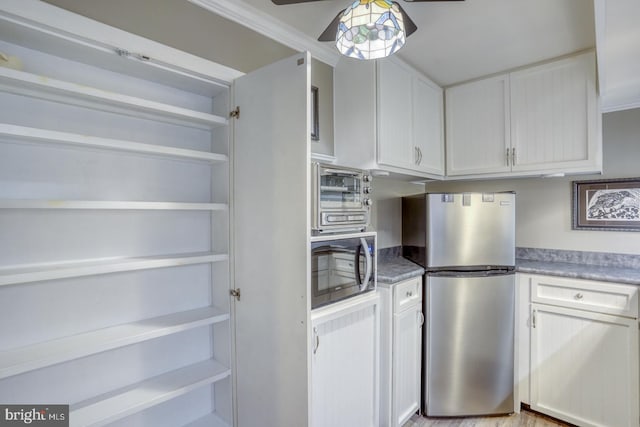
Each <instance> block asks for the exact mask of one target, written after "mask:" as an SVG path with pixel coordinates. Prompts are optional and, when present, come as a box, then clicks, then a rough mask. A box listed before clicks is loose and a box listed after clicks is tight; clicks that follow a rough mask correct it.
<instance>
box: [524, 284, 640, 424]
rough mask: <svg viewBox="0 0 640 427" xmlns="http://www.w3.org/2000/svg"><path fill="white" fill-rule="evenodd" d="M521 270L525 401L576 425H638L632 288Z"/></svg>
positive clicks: (634, 292) (635, 311)
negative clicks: (525, 313) (527, 294)
mask: <svg viewBox="0 0 640 427" xmlns="http://www.w3.org/2000/svg"><path fill="white" fill-rule="evenodd" d="M527 277H528V279H529V281H530V286H531V299H532V304H531V361H530V363H531V365H530V380H531V408H532V409H534V410H536V411H539V412H542V413H544V414H548V415H551V416H553V417H556V418H558V419H561V420H564V421H568V422H570V423H572V424H576V425H579V426H625V427H631V426H638V422H639V412H638V405H639V388H640V386H639V373H638V364H639V363H640V360H639V358H638V297H637V287H635V286H626V285H619V284H611V283H600V282H593V281H586V280H577V279H563V278H556V277H546V276H537V275H532V276H525V279H526V278H527ZM616 313H619V314H616Z"/></svg>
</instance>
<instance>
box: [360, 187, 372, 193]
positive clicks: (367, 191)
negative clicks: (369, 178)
mask: <svg viewBox="0 0 640 427" xmlns="http://www.w3.org/2000/svg"><path fill="white" fill-rule="evenodd" d="M362 192H363V193H364V194H369V193H371V187H362Z"/></svg>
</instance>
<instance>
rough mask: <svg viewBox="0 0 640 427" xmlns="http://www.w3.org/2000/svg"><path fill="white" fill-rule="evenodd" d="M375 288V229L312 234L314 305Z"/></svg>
mask: <svg viewBox="0 0 640 427" xmlns="http://www.w3.org/2000/svg"><path fill="white" fill-rule="evenodd" d="M375 289H376V233H375V232H368V233H353V234H343V235H340V236H318V237H312V239H311V308H312V309H313V308H317V307H320V306H323V305H326V304H330V303H333V302H336V301H340V300H343V299H345V298H349V297H352V296H356V295H360V294H362V293H364V292H369V291H373V290H375Z"/></svg>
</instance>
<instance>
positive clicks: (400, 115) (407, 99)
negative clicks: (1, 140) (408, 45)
mask: <svg viewBox="0 0 640 427" xmlns="http://www.w3.org/2000/svg"><path fill="white" fill-rule="evenodd" d="M411 89H412V82H411V74H410V73H409V71H408V70H406V69H404V68H403V67H401V66H400V65H398V64H396V63H394V62H391V61H384V62H380V63H379V64H378V162H379V163H381V164H385V165H388V166H395V167H400V168H411V166H412V163H413V162H414V160H417V157H412V153H411V150H412V148H413V138H412V136H413V129H412V121H413V120H412V111H413V105H412V103H411Z"/></svg>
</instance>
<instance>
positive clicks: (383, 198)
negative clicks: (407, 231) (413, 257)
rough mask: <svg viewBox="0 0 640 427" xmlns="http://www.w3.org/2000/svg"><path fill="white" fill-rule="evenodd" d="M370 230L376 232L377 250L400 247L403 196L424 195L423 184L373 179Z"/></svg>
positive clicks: (381, 178)
mask: <svg viewBox="0 0 640 427" xmlns="http://www.w3.org/2000/svg"><path fill="white" fill-rule="evenodd" d="M371 187H372V188H373V193H372V197H371V198H372V200H373V206H372V208H371V227H370V228H371V229H372V230H375V231H377V232H378V248H380V249H382V248H390V247H393V246H400V245H402V199H401V197H403V196H409V195H411V194H419V193H424V184H411V183H410V182H404V181H396V180H393V179H390V178H384V177H376V178H374V179H373V182H372V185H371Z"/></svg>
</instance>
